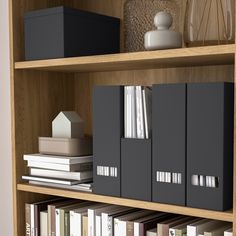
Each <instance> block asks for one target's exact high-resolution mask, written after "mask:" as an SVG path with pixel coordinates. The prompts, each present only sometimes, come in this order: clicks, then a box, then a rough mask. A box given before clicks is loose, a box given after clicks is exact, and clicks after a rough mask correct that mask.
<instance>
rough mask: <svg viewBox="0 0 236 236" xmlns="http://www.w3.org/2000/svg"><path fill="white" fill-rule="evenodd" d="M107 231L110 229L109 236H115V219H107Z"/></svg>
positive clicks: (109, 217)
mask: <svg viewBox="0 0 236 236" xmlns="http://www.w3.org/2000/svg"><path fill="white" fill-rule="evenodd" d="M107 229H108V236H113V218H112V217H111V216H108V218H107Z"/></svg>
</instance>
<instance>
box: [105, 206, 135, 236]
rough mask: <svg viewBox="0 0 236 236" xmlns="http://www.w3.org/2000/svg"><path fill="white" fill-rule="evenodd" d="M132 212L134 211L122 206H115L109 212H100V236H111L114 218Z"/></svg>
mask: <svg viewBox="0 0 236 236" xmlns="http://www.w3.org/2000/svg"><path fill="white" fill-rule="evenodd" d="M131 211H134V209H132V208H129V207H123V206H116V207H114V208H113V209H110V210H109V211H106V212H102V214H101V216H102V236H113V235H114V234H113V231H114V224H113V222H114V217H117V216H120V215H121V214H126V213H127V212H131Z"/></svg>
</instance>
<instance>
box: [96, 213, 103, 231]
mask: <svg viewBox="0 0 236 236" xmlns="http://www.w3.org/2000/svg"><path fill="white" fill-rule="evenodd" d="M95 220H96V236H102V221H101V215H97V216H96V219H95Z"/></svg>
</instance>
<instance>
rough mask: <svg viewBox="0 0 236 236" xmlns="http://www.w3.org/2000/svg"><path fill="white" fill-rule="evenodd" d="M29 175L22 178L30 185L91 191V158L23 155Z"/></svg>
mask: <svg viewBox="0 0 236 236" xmlns="http://www.w3.org/2000/svg"><path fill="white" fill-rule="evenodd" d="M24 160H25V161H27V165H28V167H29V175H24V176H22V179H24V180H28V181H29V183H30V184H36V185H43V186H50V187H57V188H68V189H73V190H81V191H89V192H91V191H92V177H93V173H92V167H93V165H92V156H78V157H70V156H53V155H43V154H27V155H24Z"/></svg>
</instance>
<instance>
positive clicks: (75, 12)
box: [24, 6, 120, 22]
mask: <svg viewBox="0 0 236 236" xmlns="http://www.w3.org/2000/svg"><path fill="white" fill-rule="evenodd" d="M62 13H63V14H68V15H77V16H79V17H84V18H85V17H86V18H87V17H89V18H94V19H95V20H104V21H113V22H114V21H117V22H119V21H120V19H118V18H115V17H111V16H105V15H101V14H97V13H93V12H88V11H82V10H79V9H74V8H69V7H64V6H59V7H52V8H46V9H40V10H34V11H29V12H26V13H25V15H24V19H25V20H26V19H30V18H35V17H43V16H47V15H55V14H62Z"/></svg>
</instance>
